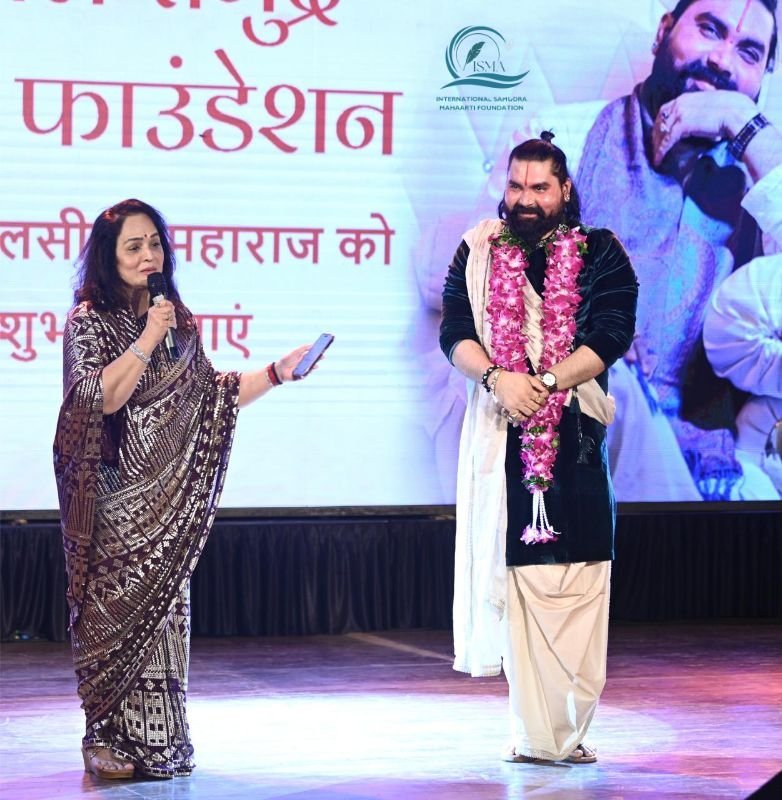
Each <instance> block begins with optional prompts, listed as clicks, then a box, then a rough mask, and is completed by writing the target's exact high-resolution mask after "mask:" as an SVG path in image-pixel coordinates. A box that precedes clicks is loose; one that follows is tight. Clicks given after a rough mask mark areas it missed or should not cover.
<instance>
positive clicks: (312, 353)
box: [293, 333, 334, 380]
mask: <svg viewBox="0 0 782 800" xmlns="http://www.w3.org/2000/svg"><path fill="white" fill-rule="evenodd" d="M333 341H334V335H333V334H331V333H321V335H320V336H319V337H318V340H317V341H316V342H315V344H313V345H312V347H310V349H309V350H307V352H306V353H305V354H304V357H303V358H302V359H301V361H299V363H298V364H297V365H296V366H295V368H294V370H293V377H294V379H295V380H299V379H300V378H303V377H304V376H305V375H309V373H310V371H311V370H312V368H313V367H314V366H315V364H317V363H318V361H319V360H320V358H321V356H322V355H323V354H324V353H325V352H326V350H327V348H328V346H329V345H330V344H331V343H332V342H333Z"/></svg>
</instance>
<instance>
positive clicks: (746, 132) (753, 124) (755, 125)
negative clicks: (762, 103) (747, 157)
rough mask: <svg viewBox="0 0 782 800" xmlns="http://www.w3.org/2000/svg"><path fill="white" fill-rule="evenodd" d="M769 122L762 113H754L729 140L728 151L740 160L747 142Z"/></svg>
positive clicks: (747, 144)
mask: <svg viewBox="0 0 782 800" xmlns="http://www.w3.org/2000/svg"><path fill="white" fill-rule="evenodd" d="M770 124H771V123H770V122H769V121H768V120H767V119H766V118H765V117H764V116H763V115H762V114H755V116H754V117H752V119H751V120H750V121H749V122H748V123H747V124H746V125H745V126H744V127H743V128H742V129H741V130H740V131H739V132H738V133H737V134H736V135H735V136H734V137H733V138H732V139H731V140H730V143H729V144H728V152H729V153H730V154H731V155H732V156H733V158H735V159H736V161H740V160H741V157H742V156H743V155H744V151H745V150H746V149H747V147H748V146H749V143H750V142H751V141H752V140H753V139H754V138H755V134H756V133H757V132H758V131H762V130H763V128H765V127H766V125H770Z"/></svg>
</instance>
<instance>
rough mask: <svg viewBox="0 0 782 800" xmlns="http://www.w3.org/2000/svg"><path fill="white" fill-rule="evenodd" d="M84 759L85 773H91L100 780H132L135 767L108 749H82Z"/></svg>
mask: <svg viewBox="0 0 782 800" xmlns="http://www.w3.org/2000/svg"><path fill="white" fill-rule="evenodd" d="M81 754H82V757H83V758H84V771H85V772H91V773H92V774H93V775H95V776H96V777H98V778H105V779H107V780H121V779H123V778H132V777H133V774H134V772H135V767H134V766H133V764H131V763H130V762H128V761H123V760H122V759H120V758H117V756H115V755H114V753H112V752H111V750H109V749H108V748H107V747H82V749H81Z"/></svg>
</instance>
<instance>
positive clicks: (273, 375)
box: [266, 361, 282, 386]
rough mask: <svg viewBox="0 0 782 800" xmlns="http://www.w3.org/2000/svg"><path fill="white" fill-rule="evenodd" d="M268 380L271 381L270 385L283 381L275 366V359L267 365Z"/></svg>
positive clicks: (276, 384) (277, 384)
mask: <svg viewBox="0 0 782 800" xmlns="http://www.w3.org/2000/svg"><path fill="white" fill-rule="evenodd" d="M266 380H267V381H269V386H279V385H280V384H281V383H282V381H281V380H280V376H279V375H278V374H277V370H276V369H275V368H274V362H273V361H272V363H271V364H269V366H267V367H266Z"/></svg>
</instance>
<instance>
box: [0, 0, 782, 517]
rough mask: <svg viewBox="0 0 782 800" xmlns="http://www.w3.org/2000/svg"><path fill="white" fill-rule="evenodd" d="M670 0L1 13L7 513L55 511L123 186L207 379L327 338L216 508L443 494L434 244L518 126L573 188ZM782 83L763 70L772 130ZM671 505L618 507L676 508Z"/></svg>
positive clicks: (35, 8)
mask: <svg viewBox="0 0 782 800" xmlns="http://www.w3.org/2000/svg"><path fill="white" fill-rule="evenodd" d="M752 1H753V2H757V0H752ZM665 11H666V8H665V6H664V5H662V4H660V3H659V2H654V1H649V0H647V1H646V2H644V1H643V0H634V1H633V2H629V3H623V4H621V6H620V5H619V4H615V3H611V4H606V3H596V2H595V3H583V2H576V1H575V0H551V2H549V3H545V4H539V3H532V2H522V3H519V2H518V1H517V0H498V1H497V2H494V3H490V4H476V3H474V2H469V0H450V1H449V2H438V1H435V2H428V3H421V2H414V0H377V2H371V3H369V2H359V0H134V2H132V3H130V2H125V1H124V0H3V3H2V21H3V24H2V26H0V42H2V52H3V54H4V55H3V59H2V65H0V108H1V109H2V111H1V112H0V113H1V114H2V116H1V117H0V137H1V143H2V158H1V159H0V170H2V186H3V191H2V193H1V194H0V273H1V274H2V294H1V295H0V373H1V374H0V383H1V385H2V401H1V402H2V408H1V409H0V411H1V413H0V426H1V427H0V456H1V459H0V508H2V509H5V510H11V509H25V510H36V509H44V510H46V509H53V508H55V507H56V492H55V485H54V480H53V474H52V466H51V442H52V438H53V433H54V426H55V422H56V417H57V411H58V407H59V403H60V400H61V392H62V389H61V374H62V367H61V348H62V329H63V323H64V319H65V315H66V313H67V311H68V309H69V307H70V305H71V299H72V294H73V279H74V262H75V259H76V258H77V255H78V253H79V250H80V248H81V246H82V245H83V243H84V241H85V237H86V236H87V235H88V233H89V230H90V226H91V223H92V221H93V220H94V219H95V217H96V216H97V215H98V214H99V213H100V212H101V211H102V210H103V209H105V208H106V207H108V206H110V205H112V204H114V203H115V202H117V201H119V200H121V199H124V198H127V197H138V198H141V199H142V200H145V201H146V202H148V203H150V204H152V205H153V206H155V207H157V208H158V209H160V210H161V212H162V213H163V214H164V216H165V217H166V219H167V220H168V222H169V224H170V226H171V230H172V233H173V239H174V244H175V250H176V257H177V264H178V267H177V280H178V283H179V288H180V292H181V294H182V297H183V298H184V300H185V302H186V304H187V305H188V306H189V307H190V308H191V309H192V310H193V312H194V313H195V314H196V315H197V318H198V321H199V328H200V332H201V335H202V337H203V341H204V346H205V348H206V350H207V353H208V354H209V355H210V357H211V358H212V360H213V362H214V364H215V366H216V367H218V368H219V369H226V370H246V369H257V368H261V367H263V366H265V365H266V364H267V363H268V362H269V361H271V360H273V359H276V358H278V357H279V356H281V355H283V354H284V353H285V352H287V351H288V350H290V349H292V348H293V347H295V346H296V345H298V344H300V343H302V342H306V341H314V340H315V339H316V338H317V337H318V335H319V334H320V333H322V332H330V333H333V334H334V335H335V337H336V339H335V343H334V345H333V346H332V347H331V349H330V350H329V352H328V356H327V358H326V359H325V360H324V361H323V363H322V365H321V367H320V368H319V369H318V371H317V372H316V373H314V374H313V375H312V377H311V378H310V379H308V380H307V381H306V382H304V383H301V384H299V385H296V386H291V385H286V386H284V387H282V388H280V389H276V390H275V391H273V392H272V393H271V394H270V395H268V396H266V397H265V398H263V399H262V400H261V401H259V402H258V403H256V404H255V405H253V406H251V407H249V408H247V409H243V410H242V411H241V413H240V416H239V426H238V430H237V435H236V442H235V446H234V451H233V456H232V462H231V466H230V469H229V473H228V479H227V482H226V486H225V492H224V495H223V502H222V505H223V506H224V507H283V506H291V507H300V506H347V505H351V506H353V505H435V504H447V503H452V502H453V501H454V496H455V473H456V452H457V447H458V429H459V425H460V422H461V415H462V412H463V408H464V399H463V398H464V381H463V379H462V378H460V377H459V376H458V375H457V374H456V373H455V372H454V371H453V370H452V369H451V368H450V367H449V366H448V364H447V362H446V361H445V359H444V357H443V356H442V354H441V353H440V351H439V349H438V345H437V328H438V321H439V309H440V292H441V289H442V283H443V279H444V276H445V273H446V271H447V268H448V264H449V261H450V259H451V256H452V255H453V252H454V251H455V249H456V247H457V246H458V244H459V241H460V239H461V234H462V233H463V232H464V231H465V230H466V229H467V228H469V227H470V226H471V225H473V224H474V223H475V222H476V221H477V220H479V219H481V218H483V217H486V216H494V215H495V214H496V205H497V201H498V200H499V198H500V196H501V194H502V188H503V178H504V169H505V159H506V158H507V153H508V151H509V149H510V147H512V145H513V144H514V143H516V142H517V141H518V140H519V139H520V138H522V137H523V136H526V135H527V134H535V135H537V133H538V132H539V126H541V125H542V126H543V127H546V128H552V129H554V130H555V132H557V135H558V139H557V143H558V144H560V145H561V146H562V147H563V148H565V149H566V150H567V151H568V153H569V156H570V159H571V168H572V172H573V174H575V173H576V170H577V168H578V162H579V157H580V150H581V147H582V146H583V142H584V139H585V137H586V134H587V132H588V130H589V127H590V125H591V122H592V121H593V120H594V118H595V116H596V114H597V112H598V111H599V110H600V109H601V108H602V107H603V106H604V105H605V104H606V103H607V102H608V101H610V100H612V99H614V98H617V97H619V96H621V95H625V94H627V93H628V92H630V91H631V90H632V87H633V86H634V85H635V84H636V83H637V82H638V81H640V80H642V79H643V78H644V77H645V76H646V75H648V73H649V69H650V66H651V59H652V55H651V44H652V41H653V39H654V34H655V31H656V29H657V24H658V22H659V19H660V17H661V15H662V14H663V13H664V12H665ZM781 96H782V95H781V93H780V86H779V81H778V80H777V79H776V76H772V77H771V78H770V79H769V80H768V81H767V86H766V87H765V89H764V93H763V97H762V98H761V102H762V103H763V104H764V108H765V111H766V114H767V116H768V117H769V118H771V119H772V120H776V119H779V118H780V113H779V112H780V97H781ZM616 202H617V204H621V202H622V199H621V198H617V199H616ZM587 221H588V220H587ZM620 413H622V412H621V411H620ZM670 443H671V446H672V447H674V448H675V447H676V442H675V439H673V438H671V441H670ZM647 455H648V456H649V457H654V458H659V457H660V455H661V454H660V453H659V452H657V451H654V452H652V451H650V452H649V453H639V454H638V457H639V458H640V457H644V456H647ZM663 495H664V496H659V497H651V498H650V497H647V496H642V493H641V494H639V495H638V496H633V492H632V490H631V491H630V493H629V494H627V495H626V496H620V497H619V499H620V500H638V499H659V500H675V499H687V496H685V497H684V498H681V497H678V496H677V492H676V490H675V487H674V489H673V490H672V491H669V492H667V493H663ZM685 495H686V492H685ZM736 496H739V495H738V494H737V495H736ZM769 496H772V495H769ZM773 496H778V495H773Z"/></svg>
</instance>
